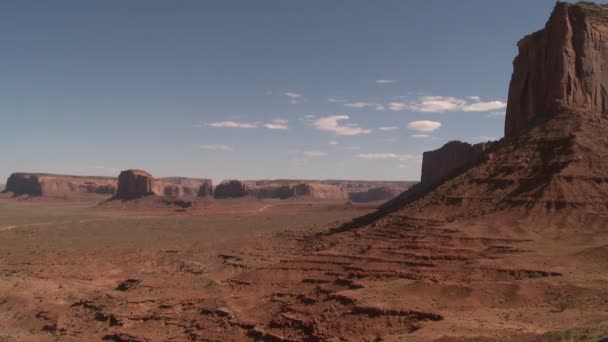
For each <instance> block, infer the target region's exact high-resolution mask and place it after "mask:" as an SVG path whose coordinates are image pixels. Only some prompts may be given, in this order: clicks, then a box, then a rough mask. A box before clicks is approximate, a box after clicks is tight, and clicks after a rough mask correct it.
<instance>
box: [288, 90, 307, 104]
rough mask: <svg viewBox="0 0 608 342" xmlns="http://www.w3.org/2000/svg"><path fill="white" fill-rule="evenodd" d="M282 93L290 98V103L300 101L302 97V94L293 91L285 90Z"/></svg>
mask: <svg viewBox="0 0 608 342" xmlns="http://www.w3.org/2000/svg"><path fill="white" fill-rule="evenodd" d="M283 95H285V96H287V97H289V99H290V100H289V102H290V103H291V104H299V103H302V98H303V96H302V94H299V93H294V92H286V93H283Z"/></svg>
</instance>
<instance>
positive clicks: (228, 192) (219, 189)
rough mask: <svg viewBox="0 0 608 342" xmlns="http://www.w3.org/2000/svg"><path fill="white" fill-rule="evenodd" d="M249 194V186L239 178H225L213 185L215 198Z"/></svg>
mask: <svg viewBox="0 0 608 342" xmlns="http://www.w3.org/2000/svg"><path fill="white" fill-rule="evenodd" d="M250 194H251V187H250V186H249V185H248V184H247V183H245V182H241V181H239V180H225V181H223V182H221V183H220V184H218V185H217V186H216V187H215V190H214V193H213V196H214V197H215V198H238V197H245V196H247V195H250Z"/></svg>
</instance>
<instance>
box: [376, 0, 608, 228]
mask: <svg viewBox="0 0 608 342" xmlns="http://www.w3.org/2000/svg"><path fill="white" fill-rule="evenodd" d="M606 36H608V6H606V5H594V4H590V3H582V2H581V3H578V4H575V5H572V4H566V3H561V2H558V3H557V4H556V6H555V9H554V11H553V13H552V15H551V18H550V19H549V21H548V23H547V25H546V26H545V29H543V30H541V31H538V32H536V33H533V34H531V35H529V36H527V37H525V38H524V39H522V40H521V41H520V42H519V49H520V51H519V56H518V57H517V58H516V59H515V62H514V71H513V78H512V80H511V86H510V89H509V99H508V104H509V105H508V108H507V117H506V121H505V131H506V137H505V139H502V140H501V141H499V142H497V143H495V144H494V145H492V146H491V147H490V148H489V149H488V150H486V151H485V152H484V153H482V154H481V156H479V158H478V161H477V162H475V163H474V164H472V165H468V166H463V167H462V169H461V170H459V171H458V172H454V174H451V175H446V176H445V177H444V178H443V180H442V181H441V182H439V183H438V184H432V182H431V181H432V180H435V179H438V178H439V177H440V175H433V176H429V175H428V174H427V173H426V172H425V171H426V170H432V169H435V168H436V167H431V166H430V164H428V163H427V164H428V165H427V167H426V169H424V168H423V177H425V180H427V182H424V181H423V182H421V183H420V184H419V185H416V186H414V187H413V188H412V189H410V190H408V191H407V192H405V193H403V194H402V195H400V196H399V197H397V198H396V199H395V200H393V201H390V202H389V203H387V204H386V205H384V206H383V207H382V208H381V210H380V211H379V212H378V213H377V214H374V215H375V216H373V217H372V218H375V217H379V216H382V215H384V214H386V213H387V212H395V211H397V212H399V213H400V214H402V215H406V216H411V217H416V216H420V217H432V218H433V219H445V220H456V219H463V218H464V219H469V218H471V217H477V216H481V215H486V214H498V213H499V212H506V211H516V212H517V214H516V215H513V214H512V213H509V214H508V215H510V216H509V217H526V216H531V217H533V218H534V219H541V218H542V217H543V214H546V213H550V215H548V216H544V217H548V218H551V217H553V216H552V215H554V214H556V213H567V214H568V215H569V216H568V217H569V218H573V217H583V216H585V215H601V216H608V201H606V198H608V163H606V159H607V158H608V153H607V152H606V151H608V136H607V135H606V128H607V127H608V117H607V116H608V115H607V110H608V106H607V96H606V89H607V85H608V41H607V40H606V39H605V38H603V37H606ZM461 148H462V149H463V151H464V152H461V153H465V152H466V150H467V148H466V146H465V147H464V148H463V147H461ZM442 149H443V148H442ZM482 149H483V148H482ZM440 150H441V149H440ZM435 152H437V151H435ZM473 155H476V153H473ZM429 161H430V160H429Z"/></svg>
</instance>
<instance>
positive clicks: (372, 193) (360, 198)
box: [348, 186, 406, 203]
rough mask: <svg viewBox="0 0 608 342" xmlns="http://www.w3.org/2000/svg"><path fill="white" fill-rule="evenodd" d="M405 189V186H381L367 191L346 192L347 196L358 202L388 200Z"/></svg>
mask: <svg viewBox="0 0 608 342" xmlns="http://www.w3.org/2000/svg"><path fill="white" fill-rule="evenodd" d="M405 190H406V189H405V188H397V187H388V186H383V187H378V188H372V189H369V190H367V191H358V192H351V193H349V194H348V198H349V199H350V200H351V201H353V202H358V203H366V202H376V201H388V200H391V199H393V198H395V197H397V196H399V194H400V193H402V192H403V191H405Z"/></svg>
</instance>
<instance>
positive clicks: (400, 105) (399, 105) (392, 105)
mask: <svg viewBox="0 0 608 342" xmlns="http://www.w3.org/2000/svg"><path fill="white" fill-rule="evenodd" d="M406 107H407V105H406V104H405V103H403V102H391V103H389V104H388V109H390V110H393V111H399V110H404V109H405V108H406Z"/></svg>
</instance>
